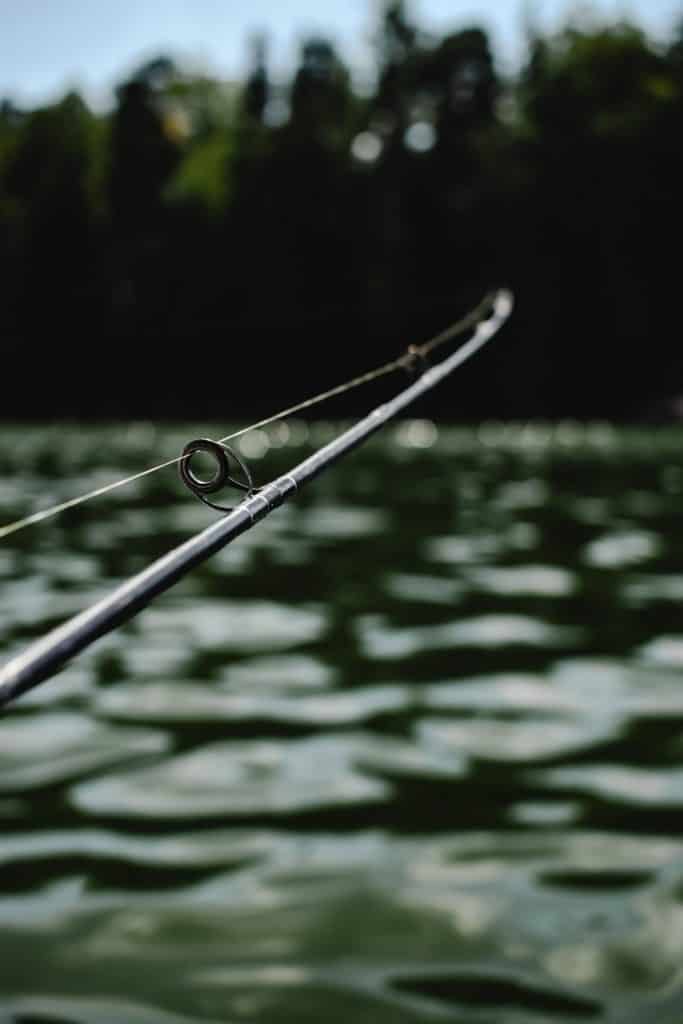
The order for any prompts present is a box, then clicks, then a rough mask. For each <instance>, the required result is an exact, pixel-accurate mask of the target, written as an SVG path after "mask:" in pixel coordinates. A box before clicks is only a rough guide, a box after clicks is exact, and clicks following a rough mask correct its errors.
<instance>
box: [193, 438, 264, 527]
mask: <svg viewBox="0 0 683 1024" xmlns="http://www.w3.org/2000/svg"><path fill="white" fill-rule="evenodd" d="M198 452H204V453H205V454H207V455H210V456H211V457H212V458H213V460H214V463H215V466H214V471H213V474H212V475H211V476H209V477H207V478H204V477H200V476H198V475H197V473H196V472H195V471H194V470H193V469H192V458H193V456H194V455H196V454H197V453H198ZM231 461H232V462H234V463H235V464H236V466H237V475H232V473H231V468H230V463H231ZM178 472H179V474H180V479H181V480H182V482H183V483H184V484H185V486H186V487H187V488H188V490H190V491H192V493H193V494H194V495H195V496H196V497H197V498H199V499H200V501H203V502H204V504H205V505H208V506H209V507H210V508H213V509H216V510H217V511H218V512H232V509H233V508H234V506H225V505H218V504H216V503H215V502H213V501H209V499H208V497H207V495H209V494H215V493H216V492H217V491H220V490H221V489H222V488H223V487H234V488H235V489H236V490H238V491H243V492H244V495H245V497H249V495H250V494H252V493H253V492H254V490H255V488H254V481H253V479H252V476H251V473H250V472H249V467H248V466H247V464H246V463H245V462H244V460H243V459H242V458H241V457H240V456H239V455H238V454H237V452H236V451H235V450H234V448H230V447H229V446H228V445H227V444H223V442H222V441H213V440H212V439H211V438H210V437H200V438H197V439H196V440H194V441H189V442H188V443H187V444H186V445H185V447H184V448H183V450H182V453H181V456H180V460H179V462H178ZM233 472H234V471H233Z"/></svg>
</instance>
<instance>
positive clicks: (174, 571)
mask: <svg viewBox="0 0 683 1024" xmlns="http://www.w3.org/2000/svg"><path fill="white" fill-rule="evenodd" d="M512 305H513V299H512V294H511V293H510V292H508V291H504V290H502V291H499V292H497V293H496V295H495V297H494V300H493V304H492V314H491V316H490V317H489V318H488V319H487V320H485V321H482V323H480V324H479V325H478V326H477V328H476V330H475V333H474V335H473V336H472V338H470V340H469V341H468V342H466V343H465V344H464V345H462V346H461V347H460V348H459V349H458V350H457V351H456V352H454V353H453V355H451V356H449V357H448V358H447V359H444V360H443V362H441V363H438V364H437V365H436V366H434V367H432V368H431V369H429V370H427V371H426V372H425V373H423V374H422V376H421V377H419V378H418V380H416V381H415V383H413V384H411V385H410V386H409V387H407V388H406V389H405V390H404V391H401V392H400V394H398V395H396V397H395V398H392V399H391V400H390V401H388V402H386V403H385V404H384V405H380V406H378V407H377V408H376V409H374V410H373V411H372V412H371V413H370V414H369V415H368V416H366V417H364V419H362V420H360V421H359V422H358V423H356V424H355V425H354V426H353V427H351V428H350V429H349V430H347V431H345V432H344V433H343V434H340V436H339V437H337V438H335V439H334V441H331V442H330V443H329V444H328V445H325V447H324V448H321V449H320V450H319V451H317V452H315V453H314V454H313V455H311V456H310V457H309V458H307V459H305V460H304V461H303V462H300V463H299V465H298V466H295V467H294V468H293V469H291V470H290V471H289V473H285V474H284V475H283V476H280V477H278V478H277V479H276V480H273V481H272V482H271V483H269V484H266V486H265V487H262V488H261V489H260V490H259V491H258V492H257V493H256V494H254V495H252V496H251V497H250V498H247V499H246V500H245V501H244V502H242V504H241V505H239V506H238V507H237V508H236V509H235V510H234V511H233V512H231V513H230V514H229V515H227V516H226V517H225V518H224V519H221V520H219V521H218V522H216V523H213V524H212V525H211V526H208V527H207V528H206V529H205V530H202V532H201V533H198V534H196V536H194V537H191V538H190V540H188V541H186V542H185V543H184V544H181V545H180V546H179V547H177V548H174V549H173V550H172V551H169V553H168V554H167V555H164V556H163V557H162V558H159V559H158V560H157V561H156V562H153V563H152V565H150V566H149V567H148V568H147V569H144V570H143V571H142V572H141V573H138V575H137V576H133V577H132V578H131V579H130V580H128V581H127V582H126V583H123V584H122V585H121V586H120V587H117V588H116V590H114V591H113V592H112V593H111V594H110V595H109V596H108V597H105V598H103V599H102V600H101V601H98V602H97V604H94V605H92V607H90V608H87V609H86V610H85V611H83V612H80V613H79V614H78V615H76V616H74V617H73V618H72V619H69V620H68V621H67V622H65V623H64V624H63V625H61V626H58V627H57V628H56V629H53V630H51V631H50V632H49V633H47V634H46V635H45V636H44V637H43V638H42V639H40V640H37V641H36V642H35V643H33V644H31V645H30V646H29V647H28V648H27V649H26V650H25V651H24V652H23V653H22V654H20V655H18V656H17V657H15V658H13V659H12V660H11V661H9V662H8V663H7V664H6V665H5V666H4V667H3V668H2V669H1V670H0V708H1V707H4V706H5V705H7V704H9V703H10V701H12V700H14V699H15V698H17V697H19V696H20V695H21V694H22V693H26V691H27V690H30V689H32V688H33V687H34V686H37V685H38V684H39V683H41V682H43V681H44V680H45V679H48V678H49V677H50V676H52V675H54V674H55V672H57V671H58V670H59V669H60V668H62V666H63V665H64V664H65V662H67V661H68V660H69V659H70V658H73V657H74V655H76V654H78V653H79V651H82V650H83V649H84V648H85V647H88V646H89V645H90V644H91V643H93V642H94V641H95V640H97V639H98V638H99V637H101V636H104V634H105V633H109V632H110V631H111V630H113V629H115V628H116V627H117V626H120V625H121V624H122V623H123V622H126V621H127V620H128V619H130V618H132V616H134V615H135V614H137V612H139V611H140V610H141V609H142V608H144V607H145V606H146V605H147V604H149V602H150V601H151V600H152V599H153V598H155V597H156V596H157V594H160V593H162V592H163V591H164V590H168V588H169V587H171V586H173V584H174V583H176V582H177V581H178V580H179V579H180V578H181V577H182V576H184V575H185V574H186V573H188V572H189V571H190V569H192V568H194V566H195V565H199V564H200V563H201V562H204V561H205V560H206V559H207V558H209V557H210V556H211V555H213V554H215V553H216V551H220V549H221V548H223V547H225V545H226V544H228V543H229V542H230V541H231V540H233V539H234V538H235V537H238V536H239V535H240V534H241V533H244V532H245V531H246V530H249V529H251V527H252V526H253V525H254V524H255V523H257V522H258V521H259V520H260V519H263V518H264V516H267V515H268V514H269V513H270V512H272V511H273V509H276V508H277V507H278V506H279V505H281V504H282V503H283V502H284V501H286V500H287V498H289V497H291V495H292V494H294V492H295V491H298V490H299V489H300V488H301V487H303V486H304V484H307V483H308V482H309V480H313V479H314V478H315V477H316V476H318V474H319V473H322V471H323V470H324V469H327V467H328V466H331V465H332V464H333V463H334V462H336V461H337V460H338V459H340V458H341V457H342V456H344V455H346V454H347V453H348V452H350V451H352V450H353V449H354V448H357V447H358V445H360V444H362V442H363V441H365V440H366V438H368V437H370V435H371V434H374V433H375V431H377V430H379V429H380V427H382V426H384V424H385V423H387V422H388V421H389V420H391V419H393V417H395V416H396V415H398V414H399V413H400V412H402V411H403V409H405V408H406V407H407V406H409V405H410V404H411V403H412V402H414V401H415V400H416V399H417V398H420V396H421V395H423V394H425V392H427V391H429V390H431V388H433V387H434V386H435V385H437V384H439V383H440V382H441V381H442V380H444V378H446V377H447V376H448V375H449V374H451V373H452V372H453V371H454V370H456V369H457V368H458V367H459V366H461V365H462V364H463V363H464V362H465V361H466V360H467V359H469V358H470V357H471V356H473V355H474V353H475V352H476V351H477V350H478V349H480V348H481V347H482V346H483V345H484V344H485V343H486V342H487V341H488V340H489V339H490V338H492V337H493V335H494V334H496V333H497V332H498V331H499V330H500V328H501V327H502V326H503V324H504V323H505V321H506V320H507V319H508V317H509V316H510V313H511V312H512Z"/></svg>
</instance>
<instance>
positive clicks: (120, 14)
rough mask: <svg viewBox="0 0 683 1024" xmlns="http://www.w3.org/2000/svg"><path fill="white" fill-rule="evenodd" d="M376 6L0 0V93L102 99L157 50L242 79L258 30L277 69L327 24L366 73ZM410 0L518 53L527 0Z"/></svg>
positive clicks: (551, 3)
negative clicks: (78, 93) (71, 93)
mask: <svg viewBox="0 0 683 1024" xmlns="http://www.w3.org/2000/svg"><path fill="white" fill-rule="evenodd" d="M379 6H380V4H379V0H246V2H244V0H243V2H238V0H0V96H11V97H12V98H13V99H15V100H16V101H18V102H20V103H26V104H33V103H38V102H42V101H44V100H47V99H50V98H52V97H54V96H56V95H59V94H60V93H61V92H63V90H64V89H65V88H66V87H67V86H75V87H77V88H80V89H83V90H84V91H85V93H86V95H87V96H88V98H89V99H90V100H91V101H93V102H95V103H97V104H98V105H102V104H104V103H106V102H107V101H108V98H109V97H110V95H111V91H110V90H111V88H112V86H113V85H114V84H115V83H116V82H117V81H118V80H120V79H121V77H122V76H123V75H125V73H126V71H127V70H129V69H131V68H132V67H135V66H136V65H137V64H138V63H139V62H140V61H141V60H142V59H144V58H146V57H149V56H152V55H156V54H158V53H160V52H165V53H171V54H172V55H174V56H177V57H179V58H181V59H183V60H186V61H190V62H192V63H193V64H195V65H197V64H199V65H203V66H205V67H208V68H209V69H210V70H211V71H212V72H214V73H216V74H218V75H220V76H223V77H231V76H233V77H234V76H239V75H241V74H242V73H243V71H244V67H245V61H246V52H247V40H248V38H249V35H250V34H251V33H252V32H253V31H254V30H258V29H266V30H267V31H268V33H269V35H270V40H271V58H272V64H273V66H274V68H275V69H276V70H279V71H280V72H283V71H284V70H286V69H287V68H288V67H290V66H291V64H292V62H293V60H294V58H295V55H296V52H297V49H298V44H299V40H300V39H301V37H302V36H303V35H305V34H307V33H309V32H311V31H323V32H325V34H327V35H329V36H330V37H332V38H333V39H334V41H335V42H336V43H337V45H338V48H339V50H340V52H341V54H342V56H343V57H344V58H345V59H346V60H347V61H348V62H349V63H350V64H351V65H352V67H354V68H355V69H357V71H358V72H359V74H361V75H362V71H363V68H364V67H365V68H367V67H368V66H369V55H370V46H371V41H370V40H371V35H372V28H373V25H374V24H375V19H376V11H377V10H378V8H379ZM409 6H410V9H412V10H413V12H414V14H415V16H416V19H417V21H418V23H419V24H420V25H421V26H422V27H423V28H425V29H428V30H429V29H432V30H435V31H443V30H445V29H449V28H457V27H459V26H461V25H463V24H471V23H472V22H477V23H479V24H482V25H483V26H484V27H486V28H488V29H489V30H490V31H491V34H492V38H493V41H494V44H495V46H496V50H497V52H498V54H499V55H500V57H501V58H502V59H503V61H504V62H505V64H507V65H508V66H511V65H512V64H514V62H515V60H516V59H517V58H518V57H519V55H520V54H521V52H522V45H523V44H522V32H521V21H522V19H521V11H522V9H523V7H524V0H413V2H412V4H409ZM527 6H529V7H530V8H533V9H534V10H535V11H536V16H537V20H538V21H539V22H540V24H541V25H542V26H544V27H547V28H549V27H552V26H553V25H555V24H558V22H559V21H560V20H561V18H562V17H563V15H565V14H566V13H567V11H568V10H570V9H571V8H572V7H574V8H576V6H577V4H575V3H574V4H572V3H571V2H568V0H531V3H528V4H527ZM581 6H586V5H581ZM590 6H591V7H592V8H593V9H594V10H595V11H596V12H597V13H598V14H599V15H602V16H606V17H614V16H618V15H624V14H626V15H629V14H630V15H632V16H633V17H635V18H636V19H637V20H638V21H639V22H640V23H641V24H643V25H644V26H645V27H646V28H647V29H648V30H649V31H650V32H652V33H653V34H654V35H661V34H663V33H665V32H667V31H668V30H669V29H670V27H671V25H672V24H673V23H674V22H675V21H676V20H677V19H679V18H681V17H683V0H595V2H594V3H592V4H591V5H590Z"/></svg>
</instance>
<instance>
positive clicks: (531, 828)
mask: <svg viewBox="0 0 683 1024" xmlns="http://www.w3.org/2000/svg"><path fill="white" fill-rule="evenodd" d="M330 429H331V428H330V427H329V426H327V425H321V426H318V427H315V428H313V431H312V433H311V434H310V435H309V433H308V432H307V430H306V428H304V427H301V426H296V425H295V426H294V428H293V429H292V430H291V431H290V433H289V434H288V433H287V431H283V430H282V428H281V427H278V428H274V430H273V433H272V434H271V435H269V436H260V437H259V436H257V437H256V438H251V440H248V439H245V447H246V448H247V450H248V453H249V454H250V455H251V456H252V457H253V458H254V467H255V472H256V473H257V474H258V475H259V476H260V478H261V479H263V478H267V477H268V476H269V475H271V474H273V473H275V472H277V471H280V470H283V469H284V467H285V466H286V465H287V464H288V463H291V462H293V461H298V460H299V459H300V458H301V457H303V455H304V454H306V453H307V452H308V451H309V450H310V447H311V445H312V444H318V443H320V442H322V441H324V440H325V439H326V437H327V436H328V434H329V431H330ZM205 432H206V428H204V429H203V430H201V431H199V433H205ZM196 433H197V430H196V428H192V427H188V428H187V429H183V430H180V429H178V428H174V429H173V430H171V429H164V430H158V431H155V430H153V429H152V428H149V427H144V426H138V427H134V428H130V429H122V428H111V429H109V430H104V429H101V430H97V431H88V432H87V433H85V432H82V431H78V430H76V429H60V430H51V431H47V430H45V429H44V428H40V429H38V428H35V429H28V430H27V429H25V428H21V429H20V428H16V429H6V430H5V433H4V439H3V445H2V450H3V454H2V467H1V468H2V474H1V476H0V506H1V508H2V521H7V520H9V519H10V518H12V517H13V516H15V515H19V514H22V513H24V512H25V511H28V510H31V509H32V508H33V507H36V506H37V505H38V504H42V503H48V502H49V501H52V500H55V501H56V500H59V499H61V498H63V497H68V496H70V495H72V494H74V493H77V492H79V491H81V490H86V489H89V488H91V487H94V486H96V485H97V484H98V483H104V482H106V480H107V479H110V478H113V477H114V476H115V475H117V474H125V473H128V472H133V471H134V470H135V469H136V468H140V467H142V466H144V465H146V464H148V463H149V462H150V461H153V460H155V459H158V458H159V457H161V458H163V457H167V456H168V455H169V454H172V453H173V452H174V451H175V450H178V451H179V450H180V449H181V447H182V445H183V444H184V442H185V441H186V440H187V438H188V437H190V436H194V434H196ZM682 442H683V435H681V433H680V432H677V431H674V430H672V431H659V432H647V431H627V432H617V431H615V430H613V429H611V428H609V427H606V426H600V425H595V426H591V427H578V426H575V425H572V424H562V425H560V426H558V427H556V428H553V429H549V428H543V427H533V428H529V427H526V428H521V427H518V428H504V427H502V426H496V425H494V424H492V425H487V426H485V427H483V428H481V429H480V430H472V431H469V430H447V431H441V432H440V433H439V434H437V432H436V431H435V429H434V428H433V427H432V426H431V425H430V424H428V423H420V422H413V423H408V424H403V425H400V426H399V427H397V428H395V429H393V430H391V431H390V432H388V433H387V434H385V436H384V437H383V438H382V439H380V440H377V441H375V442H373V443H372V444H371V446H369V447H368V448H366V449H365V450H363V451H361V452H359V453H357V454H355V455H354V456H353V457H352V458H351V459H349V460H348V461H347V462H345V463H343V464H341V465H339V466H338V467H336V468H335V469H334V470H333V471H332V472H331V473H330V474H329V475H328V476H327V477H325V478H323V479H321V480H320V481H319V482H318V483H316V484H315V485H314V486H313V487H311V488H310V489H309V490H308V491H307V492H304V493H302V494H301V495H300V497H299V498H298V499H297V501H296V502H294V503H292V504H291V505H288V506H286V507H284V508H282V509H280V510H279V511H278V512H277V513H276V514H274V515H273V516H272V517H270V518H269V519H268V520H266V521H264V522H263V523H261V524H260V525H259V526H258V527H257V528H256V529H255V530H253V531H252V532H251V533H249V534H247V535H245V536H244V537H243V538H241V539H240V540H238V541H237V542H236V543H235V544H234V545H232V546H231V547H230V548H228V549H226V550H225V551H224V552H222V553H221V554H219V555H218V556H216V557H215V558H214V559H213V560H212V561H211V562H210V563H208V564H207V565H206V566H204V567H203V568H201V569H199V570H197V571H195V572H194V573H193V574H192V575H191V576H190V577H189V578H188V579H186V580H185V581H184V582H182V583H181V584H180V585H179V586H177V587H176V588H175V589H174V590H173V591H172V592H171V593H169V594H167V595H165V596H163V597H161V598H160V599H158V600H157V601H156V602H155V603H154V604H153V606H152V607H150V608H149V609H148V610H147V611H145V612H144V613H143V614H142V615H140V616H139V618H137V619H136V620H135V621H134V622H132V623H131V624H129V625H128V626H126V627H125V628H123V629H121V630H119V631H118V632H117V633H115V634H113V635H112V636H110V637H107V638H105V639H103V640H102V641H101V642H100V643H99V644H98V645H97V646H96V647H95V648H93V649H92V650H91V651H90V652H88V653H87V654H85V655H83V656H81V657H80V658H78V659H77V660H76V661H74V662H73V663H72V665H71V666H70V667H69V668H68V669H66V670H65V671H64V672H63V673H62V674H61V675H60V676H59V677H57V678H55V679H53V680H51V681H50V682H48V683H46V684H44V685H43V686H42V687H40V688H39V689H37V690H35V691H34V692H33V693H32V694H30V695H28V696H27V697H26V698H25V699H24V700H23V701H22V702H21V703H19V704H17V705H16V706H15V707H14V709H13V710H12V712H11V714H8V715H7V716H6V717H4V718H3V719H2V720H0V829H1V832H0V865H1V867H2V870H1V871H0V1021H1V1022H2V1024H9V1022H12V1024H92V1022H111V1024H120V1022H131V1024H181V1022H182V1024H189V1022H197V1024H198V1022H212V1024H216V1022H222V1024H225V1022H230V1024H232V1022H235V1024H239V1022H245V1021H250V1022H264V1024H283V1022H292V1024H294V1022H296V1024H300V1022H304V1024H305V1022H316V1024H318V1022H320V1021H330V1022H342V1021H343V1022H347V1021H354V1022H356V1021H358V1022H361V1024H362V1022H372V1024H404V1022H405V1024H417V1022H431V1021H435V1022H436V1021H452V1022H457V1024H470V1022H471V1024H475V1022H476V1024H497V1022H506V1024H527V1022H528V1024H540V1022H550V1021H552V1022H575V1021H584V1020H586V1021H588V1020H590V1021H610V1022H617V1021H619V1022H621V1021H624V1022H632V1024H636V1022H642V1021H645V1020H648V1021H656V1022H658V1024H659V1022H661V1024H669V1022H670V1024H679V1022H680V1020H681V1019H683V979H682V978H681V950H682V948H683V908H682V904H681V894H682V893H683V846H682V845H681V834H682V833H683V625H682V620H681V615H680V604H681V601H682V600H683V526H682V525H681V493H682V491H683V454H682V452H683V444H682ZM211 520H212V513H211V512H209V511H208V510H207V509H205V508H204V507H203V506H202V505H200V504H199V503H198V502H196V501H195V500H194V499H193V498H192V497H191V496H189V495H187V494H185V493H183V492H182V491H181V490H180V487H179V485H178V483H177V482H176V480H175V476H174V474H173V473H172V472H167V473H166V474H160V475H158V476H157V477H155V478H150V479H147V480H144V481H140V482H139V483H138V484H136V485H133V486H132V487H131V488H128V489H125V490H123V491H119V492H115V493H113V494H112V495H110V496H109V497H108V498H105V499H102V500H100V501H99V502H97V503H95V504H93V505H91V506H88V507H85V508H82V509H79V510H74V511H73V512H71V513H67V514H66V515H65V516H63V517H62V518H61V519H60V520H57V521H54V522H53V523H52V524H44V525H42V526H38V527H34V528H32V529H31V530H28V531H26V532H25V533H24V534H18V535H16V536H15V537H12V538H10V539H9V540H8V541H6V542H4V544H3V545H2V548H1V550H0V576H1V577H2V587H1V588H0V606H1V611H2V618H1V619H0V622H1V623H2V626H1V629H2V648H3V653H4V654H5V655H8V654H10V653H13V652H15V651H17V650H20V649H21V648H22V647H23V646H24V645H25V644H26V643H27V641H29V640H30V639H31V638H32V637H34V636H37V635H40V634H41V633H42V632H44V631H45V630H46V629H47V628H48V627H50V626H51V625H53V624H55V623H57V622H58V621H60V620H62V619H63V618H64V617H65V616H67V615H69V614H71V613H72V612H75V611H77V610H79V609H81V608H82V607H84V606H85V605H87V604H88V603H90V602H91V601H93V600H94V599H96V598H97V597H98V596H99V595H101V594H102V593H104V592H106V591H107V590H109V589H110V588H111V587H112V586H113V585H114V584H115V583H117V582H119V581H120V580H122V579H125V578H126V577H127V576H128V575H129V574H130V573H132V572H134V571H136V570H138V569H140V568H141V567H143V566H144V565H145V564H147V562H148V561H150V560H151V559H152V558H153V557H155V556H157V555H159V554H161V553H163V552H164V551H166V550H168V549H169V548H170V547H171V546H173V545H174V544H176V543H178V542H180V541H181V540H183V539H184V538H186V537H187V536H188V535H189V534H190V532H192V531H194V530H196V529H199V528H201V527H202V526H203V525H205V524H206V523H208V522H210V521H211Z"/></svg>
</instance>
